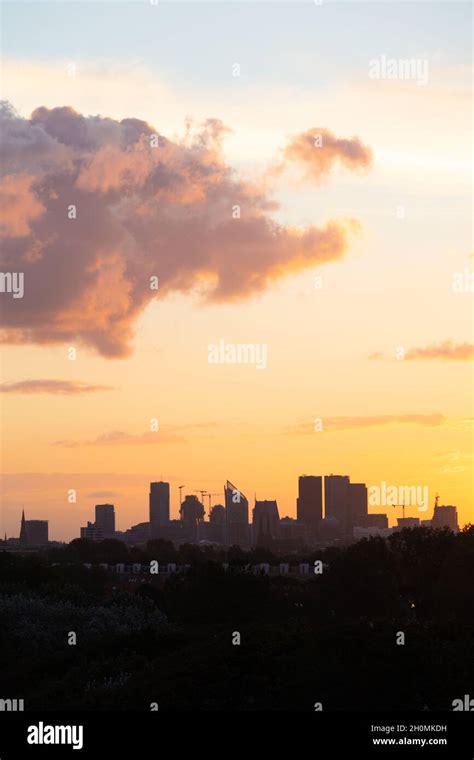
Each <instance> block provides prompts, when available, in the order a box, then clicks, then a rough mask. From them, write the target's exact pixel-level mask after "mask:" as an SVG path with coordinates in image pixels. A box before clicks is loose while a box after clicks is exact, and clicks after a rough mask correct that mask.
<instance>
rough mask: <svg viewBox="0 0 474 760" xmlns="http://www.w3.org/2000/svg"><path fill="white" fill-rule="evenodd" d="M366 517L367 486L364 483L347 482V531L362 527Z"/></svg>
mask: <svg viewBox="0 0 474 760" xmlns="http://www.w3.org/2000/svg"><path fill="white" fill-rule="evenodd" d="M366 518H367V486H366V485H365V483H349V514H348V521H349V529H350V530H349V532H350V533H352V531H353V529H354V528H357V527H358V528H362V527H363V526H364V525H365V524H366V522H365V520H366Z"/></svg>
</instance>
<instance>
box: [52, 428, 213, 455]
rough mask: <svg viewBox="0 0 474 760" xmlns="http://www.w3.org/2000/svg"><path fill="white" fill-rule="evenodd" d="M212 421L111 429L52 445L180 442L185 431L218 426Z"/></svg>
mask: <svg viewBox="0 0 474 760" xmlns="http://www.w3.org/2000/svg"><path fill="white" fill-rule="evenodd" d="M218 426H219V425H218V423H214V422H195V423H190V424H189V425H173V426H167V427H163V428H161V427H160V428H159V429H158V430H157V431H156V432H151V431H146V432H145V433H127V432H124V431H122V430H112V431H111V432H108V433H103V434H102V435H99V436H97V438H92V439H89V440H82V441H80V440H61V441H54V442H53V443H52V445H53V446H61V447H62V448H66V449H75V448H80V447H83V446H124V445H126V446H144V445H160V444H163V443H182V442H184V441H185V440H186V437H185V433H192V432H193V431H199V432H200V431H206V430H213V429H214V428H216V427H218Z"/></svg>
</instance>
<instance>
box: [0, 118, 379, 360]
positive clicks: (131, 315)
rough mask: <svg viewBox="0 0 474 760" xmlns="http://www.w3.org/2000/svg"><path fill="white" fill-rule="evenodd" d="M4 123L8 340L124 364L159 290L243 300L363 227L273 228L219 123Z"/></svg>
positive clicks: (344, 244) (266, 205)
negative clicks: (169, 130) (10, 292)
mask: <svg viewBox="0 0 474 760" xmlns="http://www.w3.org/2000/svg"><path fill="white" fill-rule="evenodd" d="M0 120H1V124H0V128H1V130H2V138H3V139H2V146H1V148H0V161H1V165H2V167H3V178H2V181H1V184H0V186H1V187H2V191H3V193H4V194H6V196H7V197H8V198H10V199H11V200H10V201H9V206H8V218H7V222H6V223H5V224H4V226H3V228H2V230H1V231H2V237H3V239H2V241H1V242H2V259H1V269H2V271H15V272H23V273H24V287H25V294H24V298H22V299H12V298H8V297H7V298H4V299H3V306H4V308H3V314H2V317H3V320H2V321H3V331H2V334H1V338H2V340H3V341H4V342H7V343H37V344H52V343H63V342H66V341H67V342H69V343H72V344H74V343H75V342H80V343H82V344H85V345H87V346H89V347H92V348H93V349H95V350H96V351H97V352H99V353H100V354H102V355H103V356H106V357H122V356H126V355H127V354H128V353H129V352H130V346H131V341H132V338H133V327H134V323H135V321H136V319H137V317H138V316H139V315H140V313H141V312H142V311H143V310H144V309H145V308H146V306H147V305H148V304H149V303H150V302H151V301H152V299H154V298H156V297H157V296H158V295H159V296H160V297H163V296H167V295H168V294H170V293H173V292H180V293H191V292H196V290H198V291H200V292H201V293H202V294H203V298H204V299H205V300H207V301H209V302H216V303H219V302H229V301H234V300H237V299H243V298H247V297H249V296H252V295H253V294H257V293H260V292H262V291H264V290H265V289H267V288H268V287H270V286H271V284H272V283H273V282H274V281H275V280H277V279H279V278H281V277H284V276H285V275H286V274H288V273H291V272H298V271H300V270H303V269H306V268H310V267H315V266H318V265H320V264H323V263H326V262H328V261H334V260H337V259H340V258H342V257H343V256H344V255H345V254H346V253H347V250H348V246H349V241H350V238H351V235H352V234H353V233H354V232H356V231H357V229H358V224H357V222H355V221H353V220H346V221H334V220H329V221H328V222H327V223H326V225H325V226H323V227H316V226H309V227H306V228H303V229H301V228H293V227H290V226H284V225H281V224H278V223H277V222H276V221H275V220H274V218H273V216H272V212H274V211H275V210H276V209H277V208H278V206H277V204H275V203H274V202H273V200H272V199H271V198H270V197H269V196H268V193H267V192H266V191H265V190H264V189H263V184H264V183H263V181H262V186H261V187H260V186H258V185H257V184H252V183H250V182H244V181H242V180H240V179H239V178H238V177H237V176H236V174H235V173H234V172H233V171H232V169H231V168H230V167H229V166H228V165H227V164H226V163H225V161H224V159H223V155H222V139H223V136H224V134H225V132H226V129H225V127H224V126H223V124H222V123H221V122H220V121H218V120H216V119H208V120H207V121H206V122H205V123H204V125H203V127H202V128H201V129H200V130H197V131H196V130H193V129H191V128H189V129H188V130H187V133H186V135H185V137H184V138H183V140H182V141H180V142H173V141H171V140H168V139H167V138H166V137H164V136H163V135H159V137H158V133H156V131H155V129H154V128H153V127H151V126H150V125H149V124H148V123H146V122H145V121H141V120H139V119H134V118H126V119H122V120H121V121H116V120H114V119H111V118H105V117H101V116H88V117H86V116H83V115H81V114H80V113H76V112H75V111H74V110H73V109H72V108H69V107H60V108H53V109H48V108H45V107H40V108H37V109H36V110H35V111H34V112H33V114H32V116H31V118H30V119H23V118H21V117H20V116H18V115H17V114H16V113H15V112H14V110H13V109H12V108H11V107H10V106H8V105H5V106H4V107H3V109H2V111H1V114H0ZM327 134H329V133H327ZM157 142H158V146H157V147H154V145H156V143H157ZM336 142H337V144H338V146H339V147H337V148H333V149H332V154H331V155H334V156H335V155H339V157H340V159H341V160H343V161H344V163H345V164H346V165H348V166H351V167H354V166H357V165H359V164H360V163H361V162H362V160H363V159H362V158H361V156H359V155H358V154H359V153H360V152H361V151H362V154H363V153H364V150H365V149H362V148H361V147H358V146H359V143H358V142H357V141H356V142H357V144H356V143H354V141H336ZM346 142H347V146H346V147H344V146H345V143H346ZM295 150H296V148H295ZM333 160H334V159H333V158H331V160H330V162H332V161H333ZM71 207H74V208H75V213H76V218H70V216H71V215H72V216H74V212H73V211H71ZM236 207H239V210H240V218H238V219H237V218H234V217H233V215H232V212H233V210H235V209H236ZM154 277H158V278H159V291H158V292H157V291H156V290H154V289H152V287H151V283H152V280H151V278H154Z"/></svg>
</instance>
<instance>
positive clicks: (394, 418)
mask: <svg viewBox="0 0 474 760" xmlns="http://www.w3.org/2000/svg"><path fill="white" fill-rule="evenodd" d="M321 420H322V426H323V427H322V429H323V430H325V431H327V432H329V433H330V432H334V431H336V430H355V429H357V428H374V427H386V426H387V425H423V426H425V427H435V426H438V425H442V424H444V423H445V422H446V417H444V415H442V414H378V415H371V416H365V417H364V416H360V417H321ZM287 432H288V433H290V434H292V435H305V434H310V433H314V427H313V426H312V425H308V424H307V423H303V424H301V425H298V426H296V427H294V428H292V429H290V430H288V431H287Z"/></svg>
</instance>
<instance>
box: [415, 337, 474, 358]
mask: <svg viewBox="0 0 474 760" xmlns="http://www.w3.org/2000/svg"><path fill="white" fill-rule="evenodd" d="M472 358H474V345H473V344H472V343H454V342H453V341H452V340H445V341H444V342H443V343H433V344H432V345H431V346H427V347H426V348H411V349H410V350H409V351H407V352H406V354H405V359H442V360H445V361H450V360H453V361H469V359H472Z"/></svg>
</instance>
